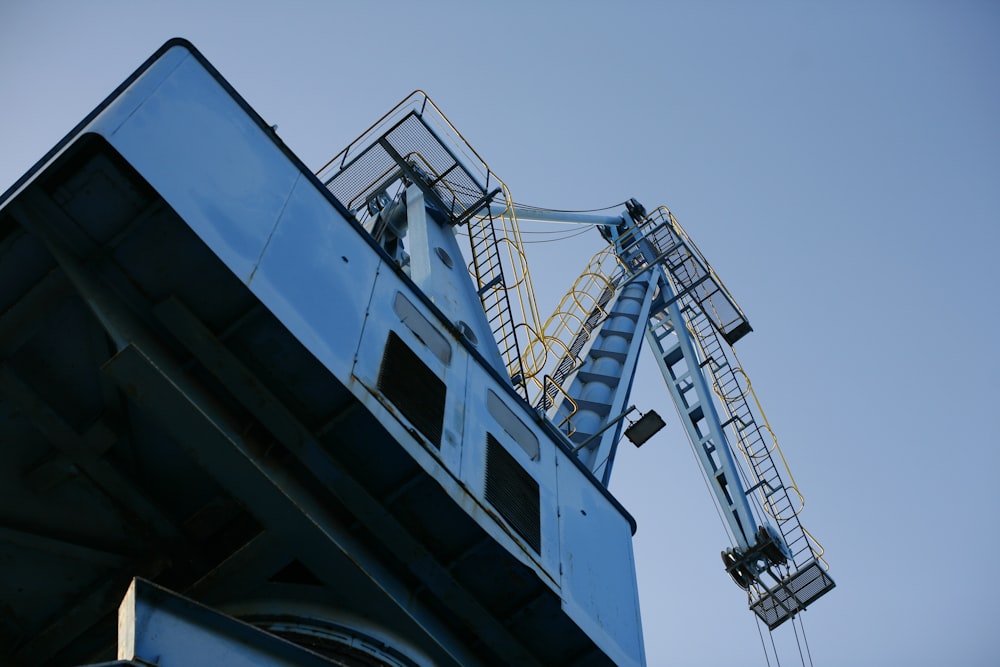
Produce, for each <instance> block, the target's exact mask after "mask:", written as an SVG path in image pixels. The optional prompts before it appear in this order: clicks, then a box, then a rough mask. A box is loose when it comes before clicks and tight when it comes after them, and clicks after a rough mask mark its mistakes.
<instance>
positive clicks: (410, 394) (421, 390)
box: [378, 331, 447, 449]
mask: <svg viewBox="0 0 1000 667" xmlns="http://www.w3.org/2000/svg"><path fill="white" fill-rule="evenodd" d="M378 390H379V391H380V392H382V395H383V396H385V397H386V398H387V399H389V401H391V402H392V404H393V405H394V406H396V408H397V409H398V410H399V411H400V413H402V415H403V416H404V417H406V419H407V420H408V421H409V422H410V423H411V424H413V425H414V426H415V427H416V428H417V430H418V431H420V433H421V434H423V436H424V437H425V438H427V439H428V440H430V441H431V444H433V445H434V446H435V447H437V448H438V449H440V448H441V431H442V429H443V428H444V402H445V394H446V393H447V389H446V387H445V384H444V382H443V381H442V380H441V378H439V377H438V376H437V375H435V373H434V371H432V370H431V369H429V368H428V367H427V366H426V365H425V364H424V362H423V361H421V360H420V357H418V356H417V355H416V353H414V352H413V350H411V349H410V348H409V347H407V345H406V343H404V342H403V341H402V340H401V339H400V338H399V336H398V335H397V334H396V332H395V331H390V332H389V340H388V341H386V344H385V354H384V355H383V356H382V367H381V368H380V369H379V373H378Z"/></svg>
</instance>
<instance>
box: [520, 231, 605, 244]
mask: <svg viewBox="0 0 1000 667" xmlns="http://www.w3.org/2000/svg"><path fill="white" fill-rule="evenodd" d="M589 231H590V230H589V229H581V230H580V231H578V232H572V233H570V234H566V235H565V236H560V237H559V238H556V239H539V240H537V241H521V243H523V244H528V243H554V242H556V241H565V240H566V239H571V238H573V237H574V236H581V235H582V234H586V233H587V232H589Z"/></svg>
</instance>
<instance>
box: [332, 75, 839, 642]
mask: <svg viewBox="0 0 1000 667" xmlns="http://www.w3.org/2000/svg"><path fill="white" fill-rule="evenodd" d="M407 127H413V128H419V131H417V132H412V131H411V132H410V136H412V137H413V138H411V139H409V140H403V139H402V137H404V136H407V133H405V132H404V131H403V130H404V129H405V128H407ZM446 138H450V142H448V141H446V140H445V139H446ZM438 142H440V146H448V148H445V149H437V150H431V149H430V146H431V145H434V144H436V143H438ZM463 156H464V158H463ZM393 163H394V165H395V166H394V167H393V166H386V165H393ZM359 173H365V174H367V173H378V174H379V178H378V179H375V180H374V182H368V181H364V183H363V187H358V183H360V181H358V179H357V174H359ZM319 174H320V177H321V179H322V180H323V181H324V183H325V184H326V185H327V187H329V188H330V189H331V191H332V192H334V193H335V194H336V195H337V196H338V197H341V198H343V199H344V200H345V201H348V202H350V203H349V204H348V206H349V208H351V209H352V210H354V211H356V212H360V217H359V220H360V221H361V222H362V223H363V224H365V225H366V227H367V228H368V229H370V230H371V231H372V233H373V235H375V237H376V238H377V239H379V240H380V241H381V242H382V243H383V245H384V246H385V247H386V249H387V250H390V251H393V252H401V250H400V243H401V235H400V230H403V229H405V227H406V225H405V224H401V223H400V222H398V219H399V211H401V210H402V207H401V206H399V200H400V199H401V195H397V196H396V198H395V199H394V198H392V197H390V196H389V194H388V193H389V191H390V189H391V188H392V187H396V188H397V190H399V189H400V188H401V187H402V186H405V185H406V184H413V185H415V186H416V187H418V188H419V189H420V190H421V191H422V192H423V193H424V194H425V195H426V196H428V197H430V198H431V199H432V200H433V201H435V202H436V203H435V206H436V208H437V209H439V210H441V211H445V212H447V213H448V214H449V216H450V224H451V225H452V226H454V227H456V228H458V227H463V226H464V227H467V228H468V236H469V239H470V247H469V252H470V255H471V258H472V259H471V262H470V273H471V274H472V276H473V280H474V284H475V285H476V287H477V293H478V295H479V296H480V298H481V299H482V304H483V308H484V311H485V313H486V315H487V317H488V319H489V321H490V322H491V323H493V324H494V326H493V334H494V336H495V338H496V341H497V344H498V348H499V350H500V352H501V357H502V360H498V361H497V362H496V363H497V367H498V368H502V369H503V370H504V372H506V373H507V374H508V375H509V376H510V377H511V381H512V383H513V384H514V386H516V387H518V388H519V389H520V390H521V391H522V392H523V393H524V395H525V396H526V397H527V398H528V399H529V400H531V401H533V403H534V405H535V406H536V408H537V409H538V410H539V411H540V412H541V413H542V414H544V415H546V417H547V418H548V419H550V420H551V421H552V422H553V423H554V424H556V425H557V426H558V428H559V429H560V430H561V431H562V432H563V433H564V434H565V435H566V437H567V438H568V439H569V440H570V442H571V443H572V450H573V452H574V454H575V455H576V456H577V457H578V458H579V459H580V460H581V461H582V462H583V463H584V465H585V466H586V467H587V469H589V470H590V471H591V473H592V474H593V475H594V476H595V477H596V478H597V479H599V480H600V481H601V483H602V484H604V485H605V486H607V485H608V483H609V481H610V477H611V470H612V466H613V463H614V459H615V454H616V450H617V445H618V442H619V441H620V439H621V436H622V429H623V427H622V420H623V418H624V416H625V415H626V414H627V413H628V412H629V410H628V403H629V394H630V391H631V387H632V381H633V378H634V376H635V372H636V369H637V367H638V365H639V364H640V363H641V357H640V348H641V347H642V343H643V341H645V342H646V343H647V345H648V347H649V349H650V351H651V352H652V356H653V357H654V359H655V362H656V365H657V366H658V368H659V370H660V372H661V374H662V376H663V379H664V383H665V385H666V388H667V390H668V392H669V395H670V398H671V400H672V402H673V404H674V407H675V408H676V411H677V414H678V417H679V419H680V422H681V424H682V425H683V427H684V430H685V432H686V433H687V436H688V439H689V441H690V443H691V445H692V447H693V449H694V452H695V455H696V458H697V460H698V461H699V463H700V464H701V467H702V469H703V471H704V474H705V476H706V478H707V479H708V482H709V487H710V488H711V489H712V492H713V496H714V500H715V502H716V503H717V504H718V506H719V507H720V509H721V511H722V515H723V517H724V518H725V521H726V524H727V526H728V532H729V533H730V536H731V538H732V541H733V544H734V546H732V547H730V548H727V549H725V550H724V551H722V554H721V556H722V562H723V566H724V568H725V570H726V571H727V572H728V573H729V575H730V576H731V577H732V579H733V581H734V582H736V584H737V585H739V586H740V587H741V588H742V589H744V590H746V591H747V594H748V598H749V603H750V608H751V609H752V610H753V612H754V613H755V614H756V615H757V616H758V617H759V618H760V619H761V620H762V621H763V622H764V623H766V624H767V626H768V627H769V628H770V629H772V630H773V629H774V628H776V627H778V626H779V625H781V624H782V623H784V622H785V621H787V620H788V619H789V618H791V617H793V616H794V615H795V614H796V613H798V612H799V611H800V610H802V609H805V608H806V606H807V605H809V604H810V603H812V602H813V601H815V600H816V599H818V598H819V597H820V596H822V595H824V594H825V593H827V592H828V591H830V590H831V589H833V588H834V586H835V583H834V581H833V579H832V578H831V577H830V575H829V573H828V566H827V564H826V562H825V560H824V559H823V548H822V546H821V545H820V544H819V542H818V541H817V540H815V539H814V538H813V537H812V536H811V535H810V534H809V533H808V532H807V531H806V530H805V529H804V528H803V527H802V523H801V520H800V518H799V515H800V511H801V509H802V505H803V502H804V501H803V498H802V494H801V493H800V492H799V489H798V487H797V485H796V484H795V481H794V477H793V476H792V474H791V471H790V470H789V469H788V466H787V464H786V463H785V459H784V456H783V454H782V453H781V449H780V447H779V446H778V442H777V438H776V436H775V434H774V431H773V430H772V429H771V426H770V424H769V423H768V421H767V418H766V416H765V415H764V413H763V410H762V408H761V407H760V401H759V400H758V398H757V396H756V393H755V392H754V390H753V387H752V385H751V383H750V379H749V376H748V374H747V372H746V371H745V370H744V369H743V367H742V366H741V364H740V362H739V359H738V357H737V356H736V353H735V350H734V349H733V345H734V344H735V343H736V342H737V341H738V340H740V339H741V338H742V337H743V336H745V335H747V334H748V333H750V332H751V331H752V327H751V326H750V323H749V321H748V319H747V317H746V315H745V314H744V313H743V311H742V309H741V308H740V307H739V305H738V304H737V303H736V300H735V299H734V298H733V296H732V294H731V293H730V292H729V290H728V289H727V288H726V286H725V285H724V284H723V282H722V280H721V279H720V278H719V276H718V275H717V274H716V272H715V271H714V270H713V269H712V267H711V265H710V264H709V263H708V262H707V260H706V259H705V257H704V256H703V254H702V253H701V252H700V251H699V250H698V248H697V247H696V246H695V244H694V243H693V241H692V240H691V239H690V237H689V236H688V234H687V233H686V232H685V231H684V229H683V228H682V227H681V225H680V223H679V222H678V221H677V219H676V218H675V217H674V215H673V213H671V212H670V210H669V209H668V208H667V207H665V206H660V207H658V208H656V209H654V210H653V211H651V212H647V210H646V209H645V207H644V206H643V205H642V204H641V203H639V202H638V201H637V200H635V199H630V200H628V201H627V202H626V203H625V210H624V211H622V212H621V213H620V214H619V215H616V216H615V215H612V216H597V215H587V214H576V213H565V212H555V211H546V210H544V209H540V208H537V207H524V206H518V205H517V204H515V203H514V202H513V200H512V199H511V197H510V193H509V191H508V189H507V186H506V185H505V184H504V183H503V181H502V180H500V179H499V178H498V177H497V176H496V175H495V174H494V173H493V171H492V170H491V169H490V168H489V167H488V166H487V165H486V163H485V161H484V160H483V159H482V158H481V157H480V156H479V154H478V153H477V152H476V151H475V150H474V149H473V148H472V147H471V146H469V145H468V142H466V141H465V139H464V138H463V137H462V136H461V134H460V133H459V132H458V130H457V129H455V127H454V125H453V124H452V123H451V122H450V121H449V120H448V119H447V118H446V117H445V116H444V114H443V113H442V112H441V111H440V109H439V108H438V107H437V106H436V105H435V104H434V103H433V102H432V101H431V100H430V98H429V97H427V95H426V94H425V93H423V92H422V91H415V92H414V93H412V94H411V95H410V96H408V97H406V98H404V100H403V101H402V102H400V104H399V105H397V106H396V107H394V108H393V110H391V111H390V112H389V113H387V114H386V115H385V116H384V117H383V118H382V119H381V120H380V121H379V122H377V123H376V124H375V125H373V126H372V128H370V129H369V131H368V133H366V134H365V135H363V136H362V138H360V139H359V140H358V141H357V142H354V143H353V144H352V145H351V146H349V147H348V148H346V149H345V150H344V151H342V152H341V153H340V154H338V155H337V156H336V157H335V158H334V159H333V160H331V161H330V162H329V163H328V164H327V165H326V166H325V167H324V168H323V169H321V170H320V172H319ZM473 184H475V185H473ZM362 204H363V205H362ZM529 219H533V220H537V221H543V222H544V221H550V222H576V223H581V224H591V225H595V226H597V227H598V229H599V230H600V233H601V236H602V237H603V239H604V241H605V242H606V243H607V244H608V245H607V248H606V249H605V250H604V251H602V252H600V253H598V256H597V257H596V258H595V259H594V260H592V261H591V262H590V263H589V264H588V265H587V267H586V268H585V269H584V271H583V274H582V275H581V279H580V280H578V282H577V284H576V285H574V287H573V288H572V289H571V290H570V292H569V294H567V297H566V298H564V299H563V300H562V302H561V304H560V306H559V307H557V308H556V312H555V313H554V314H553V315H552V316H551V317H550V318H548V320H546V321H545V322H544V323H541V322H540V319H539V317H538V309H537V306H536V305H535V302H534V295H533V290H532V287H531V278H530V272H529V271H528V269H527V262H526V260H525V259H524V254H523V251H522V250H521V240H520V232H519V227H518V220H529ZM394 220H395V222H394ZM387 230H396V231H394V232H393V231H387ZM404 235H405V234H404ZM504 251H506V254H505V252H504ZM401 261H402V262H403V263H404V264H405V263H407V262H408V261H409V260H408V259H403V260H401ZM582 283H583V284H585V286H584V287H581V286H580V285H581V284H582ZM512 301H514V302H516V303H520V304H521V311H520V317H516V313H515V311H516V309H514V308H512V306H511V302H512ZM565 304H569V305H568V306H564V305H565ZM519 334H520V335H519ZM532 389H534V391H532Z"/></svg>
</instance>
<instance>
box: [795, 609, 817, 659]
mask: <svg viewBox="0 0 1000 667" xmlns="http://www.w3.org/2000/svg"><path fill="white" fill-rule="evenodd" d="M798 617H799V627H801V628H802V642H803V643H804V644H805V645H806V656H808V657H809V667H813V657H812V651H810V650H809V639H808V638H806V625H805V623H804V622H803V621H802V614H801V613H800V614H799V615H798Z"/></svg>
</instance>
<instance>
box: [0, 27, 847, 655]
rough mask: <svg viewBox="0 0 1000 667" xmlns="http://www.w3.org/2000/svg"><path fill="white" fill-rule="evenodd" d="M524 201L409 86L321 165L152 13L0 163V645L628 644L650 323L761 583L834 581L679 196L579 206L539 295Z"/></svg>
mask: <svg viewBox="0 0 1000 667" xmlns="http://www.w3.org/2000/svg"><path fill="white" fill-rule="evenodd" d="M545 215H555V214H552V213H549V212H543V211H539V210H537V209H530V208H529V207H519V206H518V205H516V204H515V203H514V202H513V199H512V197H511V195H510V192H509V190H508V188H507V186H506V185H505V184H504V183H503V181H501V180H500V179H499V178H498V177H497V176H496V174H494V173H493V171H492V170H491V169H490V168H489V167H488V166H487V165H486V163H485V161H484V160H483V159H482V158H481V157H480V156H479V154H478V153H477V152H476V151H475V150H474V149H473V148H472V147H471V146H470V145H469V143H468V142H467V141H466V140H465V139H464V137H462V135H461V134H460V133H459V132H458V130H457V129H456V128H455V127H454V125H452V124H451V123H450V122H449V121H448V120H447V118H446V117H445V116H444V115H443V114H442V113H441V112H440V110H439V109H438V108H437V107H436V106H435V105H434V103H433V102H431V101H430V99H429V98H428V97H427V96H426V95H425V94H424V93H422V92H419V91H418V92H417V93H414V94H413V95H410V96H408V97H407V98H405V99H404V101H403V102H402V103H401V104H400V105H398V106H397V107H396V108H394V109H393V110H391V111H390V112H389V113H388V114H386V116H384V117H383V118H382V119H381V120H379V121H377V122H376V123H375V124H374V125H372V127H371V128H369V130H368V131H367V132H365V133H363V134H362V135H361V137H359V139H358V140H357V141H355V142H352V143H351V144H350V145H348V147H347V148H346V149H344V150H343V151H342V152H341V153H339V154H338V155H337V156H335V158H334V159H333V160H331V161H330V163H329V164H327V165H326V166H324V167H323V168H322V169H320V170H319V172H314V171H313V170H311V169H309V168H308V167H306V166H305V165H304V164H303V163H302V162H301V160H299V159H298V157H296V156H295V155H294V154H293V153H292V152H291V150H290V149H289V148H288V147H287V146H285V145H284V144H283V143H282V142H281V141H280V139H279V138H278V137H277V136H276V134H275V130H274V127H273V126H272V125H271V124H269V123H267V122H265V121H264V119H262V118H261V117H260V116H259V115H257V113H256V112H255V111H253V109H252V108H251V107H250V106H249V104H248V103H247V102H246V101H245V100H244V99H242V98H241V97H240V96H239V95H238V93H236V92H235V90H234V89H233V88H232V86H231V85H230V84H228V83H227V82H226V81H225V79H224V78H223V77H222V75H221V74H220V73H219V72H218V71H217V70H215V68H214V67H212V65H211V64H210V63H209V62H208V61H207V59H206V58H205V57H204V56H203V55H202V54H200V53H199V52H198V51H197V49H195V48H194V47H193V45H191V44H190V43H189V42H187V41H185V40H183V39H174V40H170V41H168V42H167V43H166V44H164V45H163V46H162V47H161V48H160V49H159V50H158V51H157V52H156V53H154V54H153V56H152V57H150V58H149V59H148V60H147V61H146V62H145V63H144V64H142V65H141V66H140V67H139V68H138V69H137V70H136V71H135V73H133V74H132V75H131V76H130V77H129V78H128V79H127V80H126V81H125V82H124V83H123V84H122V85H121V86H119V87H118V88H117V89H116V90H115V91H114V92H113V93H112V94H111V95H110V96H109V97H108V98H107V99H106V100H105V101H104V102H102V103H101V104H100V105H99V106H98V107H97V108H96V109H94V111H93V112H92V113H90V114H89V115H88V116H87V117H86V118H84V119H83V120H82V121H81V123H80V124H79V125H78V126H77V127H76V128H74V129H73V130H72V131H71V132H70V133H69V134H68V135H67V136H66V137H65V138H64V139H63V140H61V141H60V142H59V143H58V144H57V145H56V146H55V147H54V148H53V149H52V150H51V151H50V152H48V153H47V154H46V155H45V156H44V157H43V158H42V159H41V160H40V161H39V162H38V163H37V164H36V165H35V166H34V167H32V169H31V170H30V171H29V172H28V173H26V174H25V175H24V176H23V177H22V178H21V179H19V180H18V181H17V182H16V183H15V184H14V185H13V186H12V187H10V188H9V189H8V190H7V191H6V192H5V193H3V195H0V277H2V280H0V414H2V415H3V419H0V441H2V442H3V443H4V447H3V450H2V452H0V464H2V465H0V475H2V479H0V482H2V483H0V490H2V493H3V494H4V498H5V502H4V504H3V506H4V516H3V517H2V521H0V557H2V558H3V559H4V562H5V564H6V567H5V568H3V570H2V571H0V595H2V598H3V600H4V604H3V605H0V661H3V662H4V663H5V664H7V663H10V664H31V665H47V666H52V667H61V666H64V665H67V664H70V665H80V664H108V661H111V660H115V659H117V660H118V662H115V663H114V664H120V665H143V664H146V665H148V664H151V663H154V662H155V663H158V664H168V663H170V664H173V663H176V664H214V662H217V658H216V657H213V656H226V659H227V660H229V659H232V660H234V662H233V664H255V665H258V664H261V665H288V666H289V667H292V666H295V667H303V666H305V665H317V666H320V665H329V664H359V665H362V664H363V665H388V666H390V667H398V666H401V665H402V666H406V667H408V666H412V665H429V664H434V665H448V666H452V667H479V666H482V667H492V666H496V665H509V664H517V665H565V666H567V667H568V666H569V665H581V664H583V665H602V666H603V665H609V666H610V665H615V666H617V667H623V666H630V667H642V666H643V665H645V664H646V657H645V651H644V644H643V635H642V623H641V619H640V615H639V593H638V584H637V581H636V572H635V563H634V558H633V551H632V535H633V534H634V532H635V530H636V527H637V526H636V522H635V520H634V519H633V518H632V517H631V515H630V514H629V513H628V511H627V509H626V508H625V507H623V506H622V504H621V502H620V501H619V500H618V499H617V498H615V496H614V495H613V494H611V492H610V491H609V490H608V482H609V480H610V478H611V473H612V467H613V463H614V460H615V453H616V450H617V445H618V442H619V440H620V439H621V435H622V431H623V425H622V420H623V419H624V418H625V416H627V415H628V414H630V412H631V407H630V405H629V398H630V396H629V394H630V390H631V386H632V380H633V378H634V376H635V373H636V369H637V368H638V366H639V365H640V364H641V363H644V362H643V361H642V359H643V358H644V357H642V356H641V355H640V352H641V351H642V349H643V341H645V342H646V343H648V347H650V348H651V349H652V353H653V357H654V359H655V362H656V364H657V366H658V367H659V369H660V371H661V373H662V375H663V377H664V379H665V383H666V387H667V390H668V393H669V395H670V396H671V398H672V400H673V403H674V405H675V406H676V408H677V412H678V414H679V416H680V420H681V423H682V424H683V425H684V427H685V430H686V431H687V433H688V436H689V439H690V440H691V443H692V445H693V447H694V449H695V452H696V454H697V455H698V460H699V461H700V462H701V465H702V467H703V469H704V472H705V474H706V476H707V477H708V478H709V480H710V484H711V487H712V489H713V496H714V498H715V502H716V503H717V504H718V505H719V506H720V507H721V508H722V510H723V513H724V515H725V517H726V519H727V523H728V528H729V532H730V533H731V534H732V542H733V546H732V547H731V548H729V549H726V550H725V551H723V552H722V559H723V566H724V568H725V570H726V571H728V572H729V574H730V575H731V576H732V578H733V579H734V581H736V583H737V584H738V585H739V586H740V587H741V588H742V589H744V590H746V591H747V595H748V598H749V601H750V606H751V608H752V609H753V611H754V613H755V614H756V615H757V616H758V617H759V618H760V619H762V620H764V622H765V623H767V625H768V626H769V627H771V628H775V627H777V626H778V625H780V624H781V623H783V622H785V621H786V620H788V619H789V618H791V617H793V616H794V615H796V614H797V613H798V612H799V611H801V610H802V609H804V608H805V606H806V605H808V604H811V603H812V602H813V601H814V600H816V599H817V598H818V597H819V596H821V595H823V594H825V593H826V592H827V591H829V590H830V589H832V588H833V586H834V584H833V580H832V579H831V578H830V576H829V574H828V573H827V568H826V564H825V562H824V561H823V559H822V549H821V548H820V547H819V545H818V543H817V542H816V541H815V540H813V539H812V537H811V535H810V534H809V533H807V532H806V531H805V529H804V528H803V527H802V525H801V522H800V520H799V510H800V509H801V496H800V494H799V493H798V490H797V487H796V485H795V483H794V480H793V478H792V477H791V475H790V473H789V472H788V471H787V470H786V468H785V466H784V464H783V458H782V457H781V455H780V450H779V449H778V448H777V445H776V442H775V441H774V439H773V438H772V431H771V429H770V426H769V425H768V423H767V420H766V418H765V417H764V415H763V411H762V410H761V409H760V406H759V402H758V401H757V399H756V396H755V394H754V392H753V388H752V386H751V385H750V382H749V379H748V378H747V375H746V373H745V372H744V371H743V369H742V367H741V366H740V365H739V362H738V359H737V358H736V356H735V352H734V351H733V350H732V344H733V343H735V342H736V341H737V340H738V339H739V338H741V337H742V336H743V335H745V334H746V333H748V332H749V331H750V325H749V324H748V322H747V319H746V317H745V316H744V314H743V313H742V311H741V310H740V308H739V307H738V306H737V305H736V302H735V300H734V299H733V298H732V296H731V295H730V293H729V292H728V290H726V288H725V287H724V286H723V284H722V282H721V280H720V279H719V278H718V276H717V275H716V274H715V272H714V271H713V270H712V269H711V267H710V266H709V264H708V262H707V261H706V260H705V259H704V257H703V256H702V254H701V253H700V252H699V251H698V249H697V248H696V247H695V246H694V244H693V243H692V242H691V240H690V238H689V237H688V235H687V234H686V233H685V232H684V230H683V229H682V228H681V227H680V225H679V224H678V223H677V221H676V219H675V218H674V216H673V215H672V214H671V213H670V211H669V210H668V209H666V208H665V207H660V208H657V209H654V210H653V211H651V212H647V211H646V210H645V209H644V208H643V206H642V205H641V204H639V203H638V202H637V201H635V200H630V201H629V202H628V203H627V205H626V206H625V210H624V211H623V212H621V213H620V214H619V215H617V216H607V217H603V218H596V219H591V220H587V222H597V223H598V228H599V229H600V233H601V236H602V239H603V240H604V242H605V247H604V248H603V249H602V250H601V251H600V252H599V253H597V254H596V255H595V256H594V258H592V259H591V260H590V262H589V263H588V264H587V265H586V267H585V269H584V271H583V272H582V273H581V276H580V278H579V279H578V280H577V281H576V283H574V285H573V288H572V289H571V290H570V291H569V293H567V295H566V296H565V297H564V298H563V299H562V300H561V301H560V302H559V304H558V305H557V307H556V309H555V311H554V312H553V314H552V315H551V316H550V317H548V318H547V319H545V320H543V319H542V318H541V316H540V315H539V312H538V308H537V306H536V305H535V298H534V290H533V287H532V282H531V275H530V272H529V271H528V263H527V260H526V258H525V255H524V252H523V250H522V243H521V240H520V232H519V227H518V222H517V220H518V216H521V217H524V218H527V217H532V216H534V217H538V216H545ZM463 236H465V237H467V238H468V244H467V247H466V248H464V249H463V245H464V243H463V241H462V237H463ZM466 263H467V264H466ZM464 264H465V265H464ZM463 265H464V266H463ZM466 269H467V270H466ZM660 423H662V420H660V419H659V417H658V415H656V414H655V412H653V411H650V412H648V413H647V414H646V415H645V416H644V417H643V418H642V419H640V420H639V421H638V422H636V424H634V425H633V426H630V427H629V428H627V429H624V434H625V436H626V437H628V438H630V439H632V440H633V442H636V443H637V444H639V443H641V442H642V441H643V439H644V438H645V437H648V435H649V433H650V432H651V431H652V430H655V428H656V427H657V425H658V424H660ZM641 431H645V432H644V433H643V432H641ZM119 601H120V604H119ZM116 616H117V618H116ZM116 630H117V633H118V635H117V641H116V637H115V632H116Z"/></svg>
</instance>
